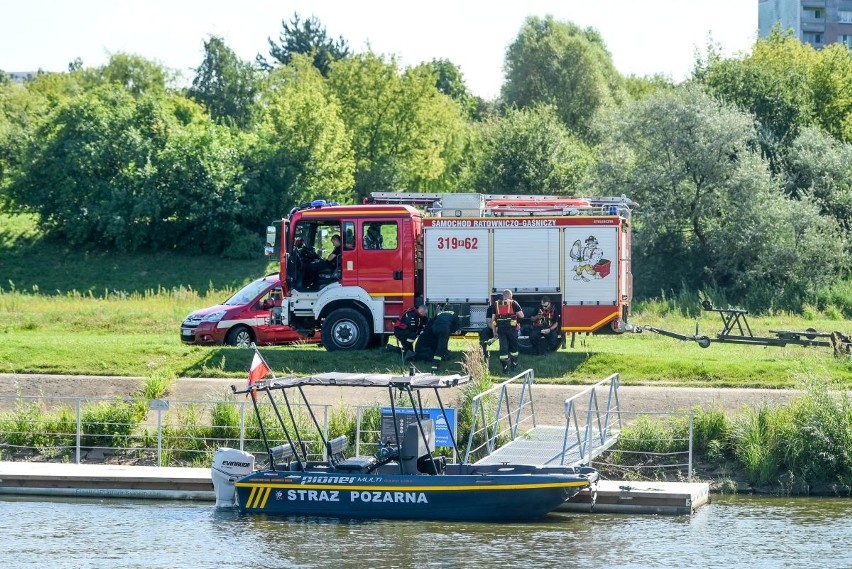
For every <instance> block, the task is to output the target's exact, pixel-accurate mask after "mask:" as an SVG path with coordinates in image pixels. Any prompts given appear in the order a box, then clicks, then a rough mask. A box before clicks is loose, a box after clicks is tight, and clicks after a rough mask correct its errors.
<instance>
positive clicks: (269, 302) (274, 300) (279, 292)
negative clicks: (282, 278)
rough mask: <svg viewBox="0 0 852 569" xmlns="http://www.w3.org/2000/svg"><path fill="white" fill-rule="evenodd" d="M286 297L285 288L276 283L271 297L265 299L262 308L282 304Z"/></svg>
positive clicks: (267, 308) (266, 308)
mask: <svg viewBox="0 0 852 569" xmlns="http://www.w3.org/2000/svg"><path fill="white" fill-rule="evenodd" d="M283 298H284V289H283V288H282V287H281V285H276V286H275V288H273V289H272V292H271V293H270V294H269V297H268V298H267V299H266V300H264V301H263V305H262V306H261V308H263V309H264V310H269V309H270V308H274V307H276V306H281V300H282V299H283Z"/></svg>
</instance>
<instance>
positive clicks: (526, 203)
mask: <svg viewBox="0 0 852 569" xmlns="http://www.w3.org/2000/svg"><path fill="white" fill-rule="evenodd" d="M447 195H452V194H442V193H418V192H373V193H372V194H370V201H372V202H373V203H394V204H397V203H401V204H410V205H419V206H421V207H425V208H426V209H428V210H431V211H433V212H440V211H441V210H442V209H443V208H442V201H443V198H444V197H445V196H447ZM462 195H472V196H477V195H478V196H479V198H480V199H481V201H482V205H483V213H484V214H485V215H488V216H507V215H518V216H524V215H580V214H585V215H589V214H593V215H600V214H610V215H615V214H618V215H621V216H623V217H629V216H630V212H631V210H633V209H635V208H636V202H634V201H633V200H631V199H629V198H627V196H624V195H622V196H620V197H615V196H612V197H604V196H595V197H571V196H539V195H529V194H523V195H522V194H462Z"/></svg>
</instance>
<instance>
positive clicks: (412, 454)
mask: <svg viewBox="0 0 852 569" xmlns="http://www.w3.org/2000/svg"><path fill="white" fill-rule="evenodd" d="M420 424H422V425H423V434H421V433H420V429H419V428H418V426H417V423H412V424H410V425H408V427H407V428H406V429H405V436H404V437H403V438H402V445H401V446H400V449H399V463H400V464H401V465H402V473H403V474H419V473H420V470H419V469H418V468H417V460H418V459H419V458H421V457H423V456H426V457H428V456H429V454H430V453H431V452H432V451H434V450H435V425H434V423H432V419H423V420H421V421H420ZM423 435H426V436H425V437H424V436H423ZM424 438H425V439H426V441H427V442H428V446H427V444H425V443H424V442H423V439H424Z"/></svg>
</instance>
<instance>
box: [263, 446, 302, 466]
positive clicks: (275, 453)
mask: <svg viewBox="0 0 852 569" xmlns="http://www.w3.org/2000/svg"><path fill="white" fill-rule="evenodd" d="M269 451H270V452H271V453H272V460H273V461H275V465H276V466H283V465H285V464H287V465H288V466H289V462H290V459H291V458H293V457H294V456H295V455H296V449H294V448H293V445H291V444H290V443H284V444H283V445H278V446H277V447H272V448H271V449H269Z"/></svg>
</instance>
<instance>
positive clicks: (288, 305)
mask: <svg viewBox="0 0 852 569" xmlns="http://www.w3.org/2000/svg"><path fill="white" fill-rule="evenodd" d="M635 206H636V204H635V203H634V202H632V201H631V200H629V199H628V198H626V197H624V196H622V197H615V198H566V197H558V196H514V195H485V194H469V193H459V194H423V193H398V192H387V193H385V192H379V193H374V194H372V196H371V198H370V199H369V203H365V204H363V205H338V204H330V203H327V202H325V201H322V200H317V201H314V202H311V203H308V204H304V205H301V206H299V207H296V208H294V209H293V210H292V211H291V212H290V214H289V215H288V216H287V217H286V218H284V219H282V220H281V222H280V226H281V235H282V239H281V243H280V244H279V243H277V238H276V234H277V227H276V226H274V225H273V226H270V227H269V228H268V230H267V247H266V249H267V254H270V255H271V254H273V253H274V248H275V247H276V245H278V246H279V250H280V267H281V268H280V280H281V282H282V283H283V284H284V289H285V290H284V300H283V303H282V307H281V312H280V320H277V321H276V325H280V326H286V327H289V328H291V329H296V330H301V331H303V332H304V333H306V334H309V333H312V332H313V331H314V330H319V331H320V334H321V338H322V343H323V345H324V346H325V347H326V349H328V350H358V349H364V348H366V347H368V346H370V345H378V344H379V343H381V342H382V341H383V340H384V339H386V338H387V337H389V336H390V335H391V334H392V332H393V322H394V320H396V319H397V318H399V317H400V316H401V315H402V314H403V312H405V310H407V309H408V308H409V307H411V306H413V304H414V300H415V298H417V297H422V298H423V299H424V300H425V301H426V303H427V304H428V305H429V306H430V309H432V308H434V307H436V306H438V305H449V306H450V307H452V308H453V309H454V310H456V312H457V313H458V314H459V315H460V317H461V321H462V322H463V323H464V330H465V331H466V332H474V331H479V330H481V329H482V328H484V327H485V318H486V311H487V309H488V306H489V304H490V303H491V302H492V301H493V299H495V298H496V297H498V296H499V295H500V294H501V292H502V291H503V290H504V289H510V290H512V291H513V292H514V298H515V300H517V301H518V302H519V303H520V304H521V306H522V307H523V308H524V312H525V314H526V315H527V316H528V317H529V316H532V315H534V314H535V313H536V311H537V309H538V306H539V301H540V300H541V298H542V297H543V296H548V297H549V298H550V299H551V302H552V303H553V304H554V305H555V306H558V307H560V311H559V313H558V316H559V317H560V326H559V331H560V338H561V340H562V342H561V343H562V344H563V345H564V337H565V335H566V334H568V333H572V334H573V333H576V332H596V331H600V330H604V329H606V330H612V331H616V332H620V331H623V330H624V329H625V327H626V326H628V325H627V319H628V316H629V313H630V302H631V298H632V282H631V272H630V226H631V212H632V210H633V209H634V208H635ZM334 237H337V238H338V239H339V241H338V242H337V243H339V244H340V245H339V246H338V245H337V244H336V242H335V241H334V239H333V238H334ZM335 254H336V255H335ZM330 257H332V258H333V260H328V259H329V258H330ZM531 329H532V324H531V322H530V321H529V318H527V319H525V321H523V322H522V323H521V333H520V344H521V346H522V349H524V348H528V347H529V333H530V331H531ZM557 347H558V344H557Z"/></svg>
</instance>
